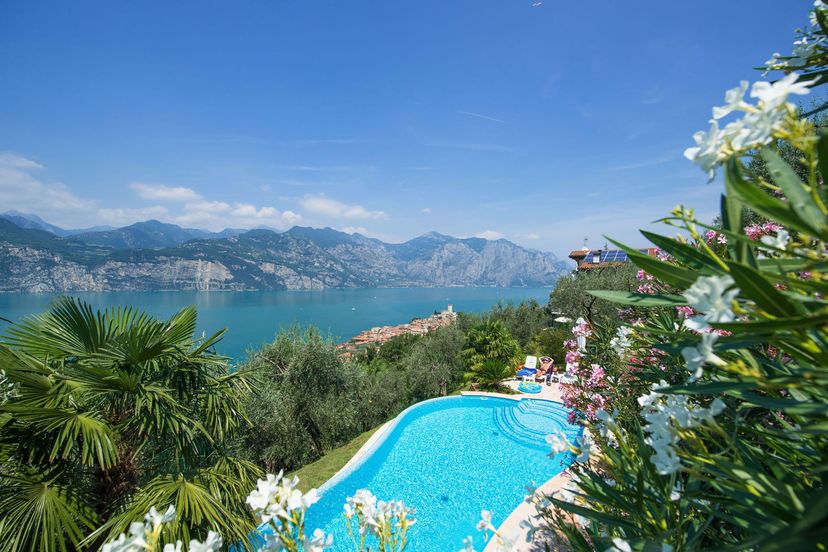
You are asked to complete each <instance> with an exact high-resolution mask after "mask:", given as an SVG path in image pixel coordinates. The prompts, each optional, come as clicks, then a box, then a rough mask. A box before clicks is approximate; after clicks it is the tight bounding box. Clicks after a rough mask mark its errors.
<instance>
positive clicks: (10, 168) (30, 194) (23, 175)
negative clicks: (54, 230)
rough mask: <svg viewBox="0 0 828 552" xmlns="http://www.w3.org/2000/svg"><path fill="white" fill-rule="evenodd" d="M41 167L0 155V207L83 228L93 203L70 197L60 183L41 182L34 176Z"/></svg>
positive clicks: (8, 155) (24, 159) (13, 157)
mask: <svg viewBox="0 0 828 552" xmlns="http://www.w3.org/2000/svg"><path fill="white" fill-rule="evenodd" d="M43 169H44V167H43V166H42V165H40V164H39V163H37V162H35V161H32V160H31V159H28V158H26V157H24V156H22V155H19V154H17V153H13V152H0V205H2V210H3V211H5V210H7V209H9V210H11V209H16V210H18V211H22V212H24V213H33V214H35V215H38V216H40V217H42V218H44V219H46V220H47V221H49V222H52V223H53V224H58V225H64V226H83V225H88V223H89V212H90V211H94V209H95V208H96V206H97V205H96V202H95V201H93V200H89V199H84V198H81V197H78V196H76V195H75V194H73V193H72V192H71V191H70V190H69V188H67V187H66V186H65V185H64V184H62V183H60V182H45V181H43V180H42V179H40V178H38V177H37V176H35V175H34V174H32V173H34V172H36V171H39V170H43Z"/></svg>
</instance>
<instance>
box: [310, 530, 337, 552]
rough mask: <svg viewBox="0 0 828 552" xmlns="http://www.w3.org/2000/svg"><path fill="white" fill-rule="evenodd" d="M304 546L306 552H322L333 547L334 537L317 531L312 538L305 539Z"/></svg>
mask: <svg viewBox="0 0 828 552" xmlns="http://www.w3.org/2000/svg"><path fill="white" fill-rule="evenodd" d="M304 545H305V547H304V550H305V552H322V550H325V549H326V548H330V547H331V546H333V537H332V536H331V535H325V533H324V532H323V531H322V530H321V529H316V530H314V532H313V535H312V536H311V538H308V537H305V542H304Z"/></svg>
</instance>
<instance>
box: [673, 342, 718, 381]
mask: <svg viewBox="0 0 828 552" xmlns="http://www.w3.org/2000/svg"><path fill="white" fill-rule="evenodd" d="M717 339H719V334H717V333H716V332H704V333H702V334H701V342H700V343H699V344H698V345H697V346H695V347H685V348H684V349H682V350H681V356H683V357H684V360H685V362H687V369H688V370H690V372H691V373H692V375H691V377H690V380H691V381H696V380H697V379H699V378H700V377H701V376H702V374H703V373H704V365H705V364H716V365H720V364H722V362H723V361H722V359H721V358H719V357H718V356H716V354H715V353H714V352H713V344H714V343H715V342H716V340H717Z"/></svg>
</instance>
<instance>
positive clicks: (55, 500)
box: [0, 476, 98, 552]
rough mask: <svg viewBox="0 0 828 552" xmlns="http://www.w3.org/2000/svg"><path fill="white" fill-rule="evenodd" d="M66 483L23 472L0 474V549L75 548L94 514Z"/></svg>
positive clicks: (92, 523) (52, 551)
mask: <svg viewBox="0 0 828 552" xmlns="http://www.w3.org/2000/svg"><path fill="white" fill-rule="evenodd" d="M87 498H88V497H84V496H80V495H78V494H77V492H76V491H75V490H74V489H72V488H71V487H69V486H66V485H58V484H55V483H54V482H52V481H49V480H42V479H38V478H36V477H33V478H30V477H26V476H15V477H9V476H2V477H0V519H2V520H3V523H2V525H1V526H0V550H2V551H4V552H5V551H23V550H29V551H31V552H36V551H42V552H55V551H60V552H66V551H68V550H77V549H79V548H80V543H81V541H82V540H83V537H84V535H85V534H86V533H87V532H88V531H89V530H91V529H92V528H94V527H95V525H96V524H97V521H98V520H97V518H96V516H95V513H94V512H92V511H91V510H90V509H89V507H88V506H86V504H87V503H88V500H87Z"/></svg>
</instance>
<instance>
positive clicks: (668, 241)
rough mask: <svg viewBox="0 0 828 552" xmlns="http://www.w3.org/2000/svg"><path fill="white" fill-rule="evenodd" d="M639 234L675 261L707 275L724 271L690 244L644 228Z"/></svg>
mask: <svg viewBox="0 0 828 552" xmlns="http://www.w3.org/2000/svg"><path fill="white" fill-rule="evenodd" d="M641 234H642V235H643V236H644V237H645V238H647V239H648V240H650V241H651V242H652V243H654V244H655V245H656V246H658V247H659V249H662V250H663V251H666V252H667V253H669V254H670V255H671V256H673V257H674V258H675V259H676V260H677V261H679V262H681V263H683V264H685V265H687V266H688V267H690V268H694V269H697V270H700V271H703V273H704V274H708V275H711V274H721V273H723V272H724V270H723V269H722V267H721V266H720V265H719V263H717V262H716V261H715V260H713V259H712V258H710V256H709V255H706V254H705V253H702V252H701V251H699V250H698V249H696V248H695V247H693V246H692V245H688V244H686V243H682V242H680V241H677V240H675V239H673V238H668V237H667V236H661V235H659V234H654V233H653V232H647V231H646V230H641Z"/></svg>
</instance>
